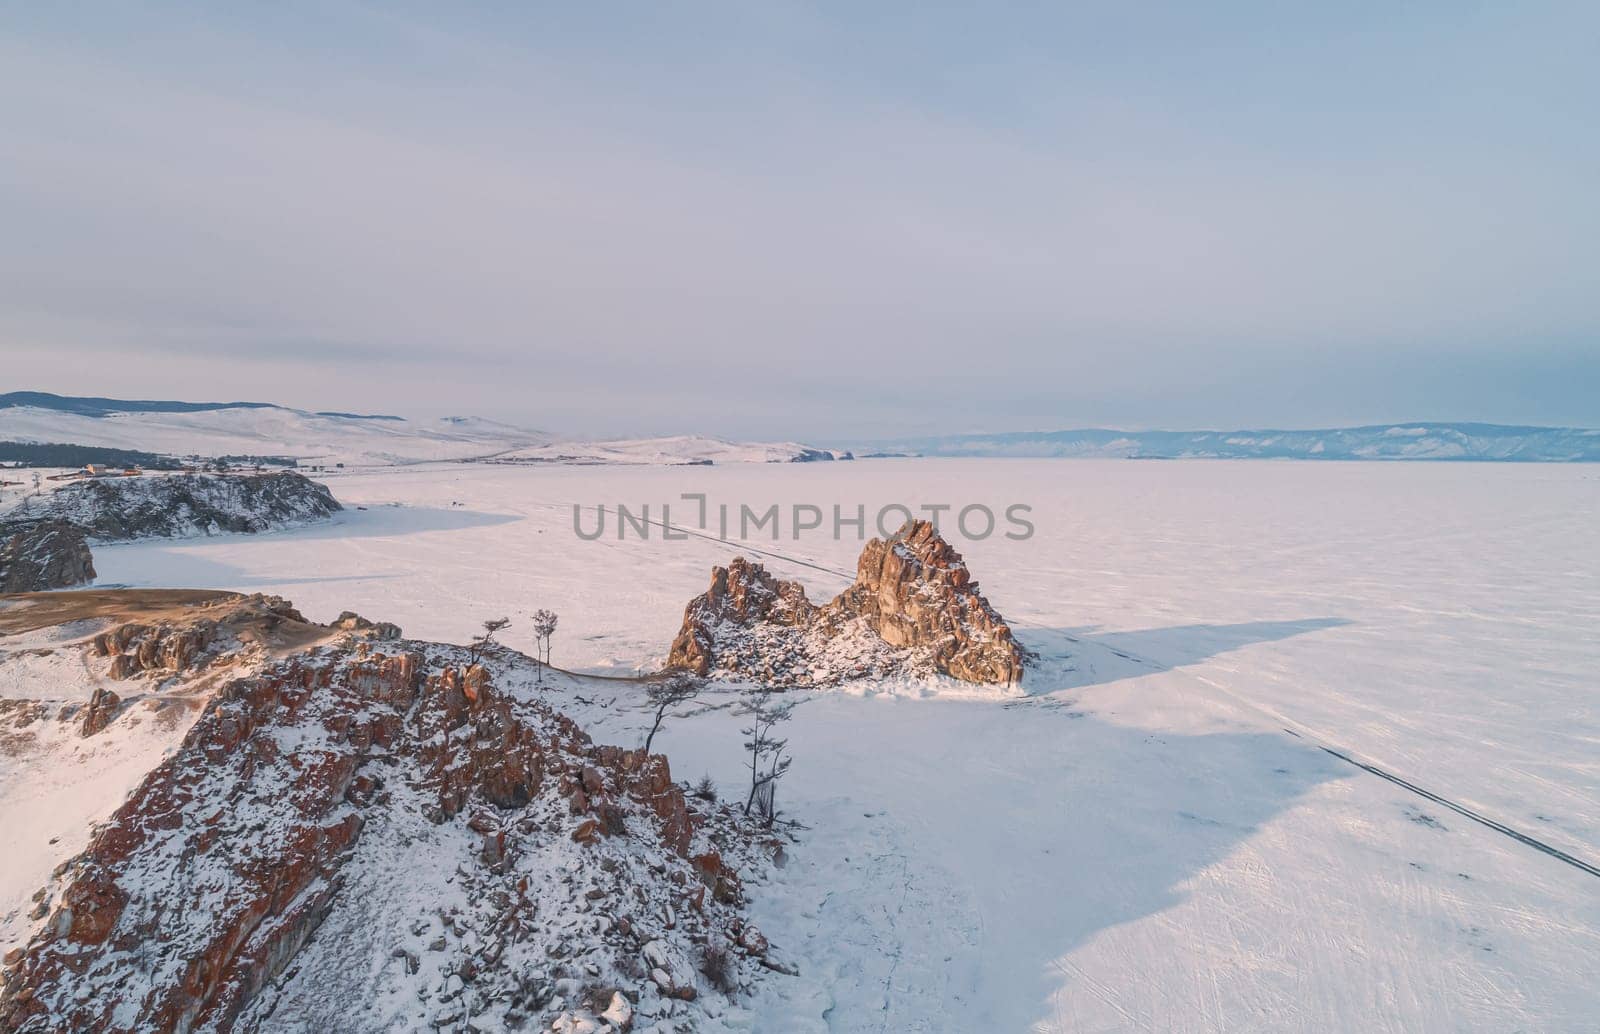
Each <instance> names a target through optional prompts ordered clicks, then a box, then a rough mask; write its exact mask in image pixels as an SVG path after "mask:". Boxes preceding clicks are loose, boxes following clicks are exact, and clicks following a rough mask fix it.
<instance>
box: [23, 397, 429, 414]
mask: <svg viewBox="0 0 1600 1034" xmlns="http://www.w3.org/2000/svg"><path fill="white" fill-rule="evenodd" d="M22 406H27V407H32V408H34V409H52V410H55V411H56V412H58V413H77V414H79V415H80V416H95V417H101V416H110V415H112V414H113V413H208V412H211V411H213V410H218V409H284V408H285V407H283V406H280V405H277V404H275V403H272V402H172V401H164V400H157V399H108V398H100V397H98V396H94V395H52V394H51V393H50V392H48V391H8V392H6V393H4V394H0V409H12V408H16V407H22ZM313 415H314V416H338V417H346V418H348V419H351V420H402V419H404V418H403V417H397V416H383V415H380V414H365V413H330V412H319V413H315V414H313Z"/></svg>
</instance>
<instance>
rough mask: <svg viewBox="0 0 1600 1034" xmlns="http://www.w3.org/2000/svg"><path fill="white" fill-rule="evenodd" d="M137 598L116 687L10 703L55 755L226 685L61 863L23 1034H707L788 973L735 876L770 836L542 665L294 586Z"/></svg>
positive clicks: (14, 999) (119, 655) (11, 1014)
mask: <svg viewBox="0 0 1600 1034" xmlns="http://www.w3.org/2000/svg"><path fill="white" fill-rule="evenodd" d="M73 595H74V596H77V595H79V594H73ZM81 595H82V596H83V605H84V607H85V608H87V611H86V612H88V611H95V612H100V611H102V610H103V608H104V607H106V606H109V605H111V604H114V603H115V602H116V599H115V598H116V594H115V593H100V594H94V593H85V594H81ZM146 595H151V594H149V593H147V594H146ZM130 599H131V597H130ZM107 600H109V601H111V602H110V603H107V602H106V601H107ZM135 602H136V603H137V606H134V607H132V608H131V609H130V612H131V613H134V614H143V613H145V612H148V611H159V615H158V616H156V617H152V618H149V619H140V620H135V621H132V622H128V623H122V624H113V625H112V626H111V627H108V628H105V629H103V630H102V631H100V632H98V633H97V634H93V635H90V636H89V637H88V638H86V639H82V640H80V641H78V642H77V643H76V644H73V645H75V646H77V647H79V648H80V649H81V650H83V651H84V652H85V653H86V654H87V655H88V660H87V665H88V667H89V669H90V671H91V674H92V673H93V672H96V671H99V670H100V667H101V666H102V665H103V666H104V675H105V676H107V677H116V678H120V679H122V680H124V687H125V692H124V693H122V694H121V695H120V696H119V695H118V694H115V693H111V692H109V691H108V690H107V689H106V688H105V687H103V686H102V687H99V688H97V689H95V690H94V692H93V693H92V695H91V696H90V698H89V699H88V700H87V701H85V702H84V703H83V704H80V705H76V706H73V707H71V708H70V709H69V708H61V709H60V710H57V708H56V707H55V706H42V707H41V706H35V705H34V703H33V702H31V701H21V702H17V703H18V706H17V707H11V706H9V702H4V701H0V723H5V722H7V721H8V719H9V720H13V721H15V722H16V723H18V728H19V729H22V730H25V732H26V737H27V739H28V741H29V743H30V744H31V743H37V744H40V745H47V744H52V743H59V742H65V741H66V740H71V741H79V742H97V741H103V740H107V739H110V740H116V739H117V738H119V737H131V736H135V735H137V734H140V732H141V731H142V730H141V726H148V725H149V724H151V723H150V717H149V715H148V714H144V713H142V712H146V711H148V710H149V709H148V708H147V707H144V706H141V697H142V698H143V702H145V703H147V702H148V701H149V700H151V699H164V698H166V697H167V696H169V695H171V694H174V693H176V694H178V696H179V698H180V699H181V700H182V701H184V702H186V703H193V702H194V701H195V700H196V698H197V697H198V698H199V699H202V700H203V701H204V703H203V705H200V706H199V710H198V713H197V714H195V715H193V716H192V717H190V718H189V719H187V720H188V722H190V724H188V726H187V731H186V732H184V733H183V735H182V737H181V740H180V741H178V742H177V743H176V745H175V747H172V748H169V749H168V750H167V752H166V755H165V757H164V759H162V760H160V761H159V763H158V764H155V765H154V767H152V768H151V769H149V771H148V774H146V775H144V776H143V778H142V779H141V780H140V781H138V783H137V785H135V786H133V787H131V792H127V795H126V799H125V800H124V801H123V803H122V804H121V806H120V807H118V808H116V810H115V811H114V812H113V813H111V814H110V816H109V818H108V819H107V820H106V821H105V822H104V823H103V824H101V825H99V826H98V827H97V828H96V829H95V830H94V832H93V834H92V836H91V837H90V838H89V840H88V842H87V846H86V847H85V848H84V849H83V850H82V852H81V853H78V854H77V855H75V856H72V857H68V858H67V859H66V860H65V861H63V862H61V863H60V864H58V865H57V866H56V867H55V869H54V871H53V873H51V874H50V876H49V877H48V878H44V877H38V878H41V879H43V882H44V886H42V887H40V888H39V890H38V892H37V893H35V894H34V895H33V897H32V898H31V899H30V901H31V904H30V909H31V910H30V911H29V913H28V919H27V920H25V921H21V922H22V928H21V932H22V933H23V934H24V935H25V937H26V941H25V943H20V944H17V946H15V947H12V948H11V949H10V950H9V951H6V952H5V955H4V974H3V984H0V1028H3V1029H5V1030H8V1031H10V1030H15V1031H18V1032H30V1031H40V1032H43V1031H54V1030H62V1029H70V1030H93V1031H97V1032H122V1031H129V1032H131V1031H173V1030H187V1031H221V1030H253V1031H254V1030H259V1031H274V1030H282V1031H291V1030H292V1031H303V1030H308V1029H319V1028H320V1029H328V1030H340V1031H350V1032H356V1034H361V1032H369V1031H370V1032H378V1031H390V1030H397V1029H406V1030H411V1029H418V1030H426V1029H450V1030H467V1029H476V1030H503V1029H530V1030H551V1029H555V1030H584V1031H596V1032H598V1031H622V1030H627V1029H630V1027H631V1025H632V1024H634V1023H635V1022H638V1020H639V1019H640V1018H643V1019H645V1020H647V1021H648V1022H649V1023H656V1022H658V1021H660V1022H662V1023H664V1024H665V1026H664V1027H663V1028H662V1029H700V1028H701V1027H702V1026H704V1025H705V1024H704V1020H705V1019H706V1017H707V1016H714V1015H718V1014H720V1013H723V1012H725V1011H726V1010H727V1009H728V1008H730V1004H729V1001H730V999H729V995H731V994H733V993H735V992H737V991H738V990H739V989H740V988H741V987H748V986H749V985H750V983H751V982H752V981H754V980H755V979H757V978H758V976H759V975H760V974H761V973H762V972H763V963H764V962H765V956H766V953H767V951H768V950H769V949H768V946H767V944H766V940H765V938H764V937H763V936H762V935H761V934H760V932H759V931H758V930H756V929H755V928H754V927H753V926H752V925H750V924H749V923H748V922H746V920H745V919H744V917H743V914H742V882H741V879H740V876H739V870H743V871H745V872H749V871H751V867H754V866H760V865H764V864H766V859H765V856H764V854H763V851H764V850H765V848H764V847H763V844H762V842H761V841H762V837H763V835H762V834H760V833H758V832H757V831H755V830H754V829H752V828H750V827H747V826H743V825H741V824H740V823H739V822H738V821H737V820H736V818H735V815H734V812H733V811H732V810H731V809H729V808H726V807H723V806H719V805H717V804H715V803H706V802H702V801H698V800H695V799H693V798H690V797H688V796H687V795H686V794H685V793H684V792H683V790H682V789H681V788H680V787H679V786H678V785H677V784H675V783H674V782H673V779H672V775H671V772H670V770H669V767H668V762H667V759H666V758H665V757H663V756H661V755H656V754H645V753H643V752H642V751H637V750H625V749H622V748H620V747H608V746H601V745H598V744H595V743H594V742H592V741H591V740H590V738H589V737H588V736H587V735H586V734H585V733H584V731H583V730H582V729H581V728H579V727H578V726H577V725H576V724H575V723H574V722H573V721H571V720H570V719H569V718H567V717H566V716H564V715H562V714H560V713H559V712H557V711H555V710H554V709H552V708H551V707H549V706H547V705H546V704H545V703H543V702H542V701H539V700H532V699H526V698H523V697H521V696H519V695H518V694H517V693H516V692H514V691H511V690H507V689H503V688H502V682H505V683H510V684H515V683H516V682H517V681H518V680H517V675H518V672H516V671H514V670H512V669H513V668H515V666H516V665H517V664H519V663H526V664H531V662H527V661H526V659H519V658H517V657H515V656H514V655H507V656H503V657H500V658H498V659H497V660H496V661H495V662H494V667H492V668H491V667H485V666H482V665H479V664H469V663H467V661H468V657H467V654H466V651H464V650H461V649H459V648H455V647H447V646H442V645H439V644H426V643H418V642H407V641H394V640H390V639H388V637H389V633H390V631H391V629H392V626H383V625H377V624H373V623H371V622H365V621H363V620H361V619H359V618H356V617H355V616H354V615H347V616H346V618H348V620H346V619H345V618H342V619H341V621H340V622H338V623H336V624H335V625H332V626H321V625H315V624H311V623H309V622H306V621H305V620H304V619H303V618H302V617H301V616H300V615H299V614H298V613H297V612H295V611H294V609H293V608H292V607H290V606H289V605H288V604H287V603H285V602H284V601H282V600H278V599H275V598H269V597H245V598H241V597H235V596H227V595H220V594H219V595H212V596H210V597H207V598H203V599H200V600H198V601H197V602H193V603H181V601H180V604H179V605H167V604H166V603H165V602H164V601H163V600H147V599H143V598H142V597H141V598H139V599H138V600H136V601H135ZM18 613H19V615H20V616H16V617H15V618H14V619H13V621H14V622H17V621H20V622H24V623H25V622H26V621H27V608H24V610H23V611H21V612H18ZM5 618H13V615H11V614H8V613H7V612H4V611H0V619H5ZM4 625H5V621H4V620H0V631H3V630H4ZM62 627H63V628H65V627H67V626H62ZM57 634H59V630H58V633H57ZM385 640H388V641H385ZM68 649H69V647H68V646H57V647H55V648H53V649H51V650H47V651H39V650H29V651H24V652H22V653H21V654H20V655H19V656H17V657H13V658H9V659H8V658H6V657H5V655H3V654H0V668H3V667H4V665H5V664H6V663H8V661H9V660H14V661H15V662H16V663H22V664H39V663H43V661H42V660H41V658H43V657H44V656H45V655H46V654H48V655H49V656H50V657H54V656H57V655H58V654H60V653H62V652H66V651H67V650H68ZM130 657H131V658H134V659H133V660H131V661H130V660H128V658H130ZM523 674H526V673H523ZM141 691H143V692H142V693H141ZM174 709H177V710H178V712H179V713H180V714H181V713H182V710H181V706H180V705H179V704H178V703H177V702H176V701H174V703H173V705H172V706H171V707H168V708H165V709H163V710H166V711H172V710H174ZM13 712H15V713H16V715H18V716H20V717H18V718H16V719H12V717H11V716H12V714H13ZM151 713H153V714H159V713H162V712H161V711H155V712H151ZM24 718H25V721H23V719H24ZM183 720H184V719H182V718H174V719H173V721H183ZM56 724H65V725H70V728H71V732H70V734H68V735H67V737H66V738H65V740H63V739H62V738H61V737H57V736H56V735H55V734H54V733H51V732H48V731H46V727H49V726H53V725H56ZM156 724H160V723H159V722H157V723H156ZM10 731H11V730H10V729H9V728H7V727H6V726H4V725H0V732H5V733H10ZM19 749H20V750H22V753H23V755H24V756H28V752H29V751H30V750H32V749H33V748H32V747H29V746H24V747H21V748H19ZM39 753H40V756H39V758H38V764H39V765H48V764H49V762H50V756H51V755H50V751H49V750H46V749H43V746H41V748H40V750H39ZM23 774H24V775H26V773H23ZM35 774H37V773H35ZM0 796H3V795H0ZM15 919H16V917H9V918H8V922H9V923H10V926H9V927H8V929H9V930H10V931H11V932H12V933H13V934H15V933H16V932H17V931H18V927H17V924H16V922H14V921H13V920H15Z"/></svg>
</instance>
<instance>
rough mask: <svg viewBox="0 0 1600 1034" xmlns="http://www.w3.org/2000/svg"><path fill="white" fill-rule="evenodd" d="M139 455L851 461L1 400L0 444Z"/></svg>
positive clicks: (281, 411)
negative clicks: (124, 451)
mask: <svg viewBox="0 0 1600 1034" xmlns="http://www.w3.org/2000/svg"><path fill="white" fill-rule="evenodd" d="M7 441H11V442H26V443H30V444H71V445H86V446H94V447H103V448H115V449H135V450H142V451H146V452H154V453H162V454H165V455H168V456H208V457H209V456H271V457H285V458H292V459H295V460H297V461H298V462H299V463H300V464H301V465H307V466H318V465H326V466H333V465H335V464H346V465H350V466H386V465H391V464H404V463H426V462H433V461H451V460H455V461H460V460H492V461H495V462H503V463H574V464H596V463H626V464H681V463H774V462H777V463H787V462H797V461H798V462H804V461H809V460H832V459H845V458H848V454H843V453H835V452H832V451H829V450H825V449H815V448H812V447H810V446H806V445H802V444H799V443H797V442H776V443H772V442H755V443H744V442H729V441H724V440H722V439H720V438H710V437H705V436H700V435H680V436H676V437H667V438H631V439H619V440H615V441H599V442H593V441H581V440H566V439H564V438H563V437H562V436H560V435H556V434H551V433H549V432H546V431H538V430H532V429H529V428H524V427H517V426H515V425H512V424H506V423H501V422H498V421H494V420H485V419H483V418H481V417H473V416H448V417H442V418H440V419H437V420H409V419H405V418H402V417H397V416H379V415H366V414H359V413H337V412H309V411H306V410H300V409H291V408H288V407H286V406H278V405H273V404H271V403H263V402H227V403H197V402H154V401H122V400H117V399H102V398H67V397H62V396H56V395H47V394H45V393H43V392H12V393H10V394H8V395H0V442H7Z"/></svg>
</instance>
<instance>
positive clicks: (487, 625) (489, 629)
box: [469, 618, 511, 664]
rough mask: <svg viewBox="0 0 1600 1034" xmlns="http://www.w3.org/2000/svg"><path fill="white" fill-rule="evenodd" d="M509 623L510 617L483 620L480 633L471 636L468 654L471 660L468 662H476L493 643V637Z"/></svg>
mask: <svg viewBox="0 0 1600 1034" xmlns="http://www.w3.org/2000/svg"><path fill="white" fill-rule="evenodd" d="M509 624H511V619H510V618H491V619H489V620H488V621H485V622H484V623H483V632H482V634H481V635H475V636H473V637H472V650H471V653H470V654H469V656H470V657H471V658H472V660H471V662H470V663H472V664H477V663H478V659H479V658H480V657H482V656H483V654H484V653H485V652H487V651H488V649H489V647H490V646H492V645H494V637H495V636H496V635H497V634H498V633H499V632H500V630H501V629H503V628H505V627H506V626H507V625H509Z"/></svg>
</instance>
